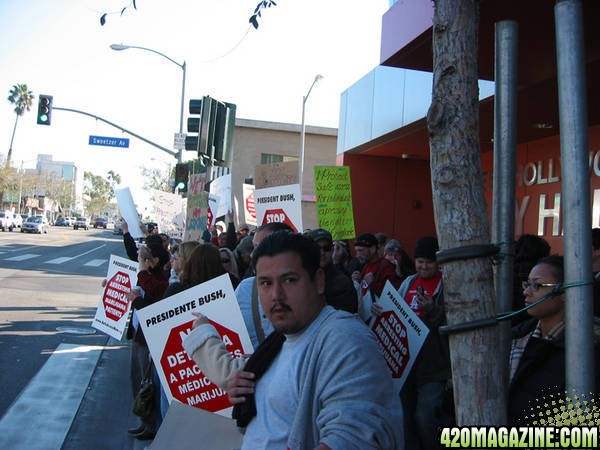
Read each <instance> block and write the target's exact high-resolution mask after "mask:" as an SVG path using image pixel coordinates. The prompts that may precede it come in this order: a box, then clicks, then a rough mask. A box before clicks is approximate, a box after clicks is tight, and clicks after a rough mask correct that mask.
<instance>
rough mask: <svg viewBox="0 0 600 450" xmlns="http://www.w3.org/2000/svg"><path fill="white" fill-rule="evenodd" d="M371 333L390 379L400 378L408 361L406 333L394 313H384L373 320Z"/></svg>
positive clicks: (408, 351)
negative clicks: (388, 371)
mask: <svg viewBox="0 0 600 450" xmlns="http://www.w3.org/2000/svg"><path fill="white" fill-rule="evenodd" d="M372 329H373V331H374V332H375V336H376V338H377V341H378V342H379V345H380V347H381V350H382V352H383V357H384V358H385V362H386V363H387V365H388V367H389V368H390V371H391V372H392V378H400V377H402V374H403V373H404V370H405V369H406V367H407V365H408V361H409V360H410V349H409V346H408V333H407V330H406V327H405V326H404V324H403V323H402V322H401V321H400V319H399V317H398V316H397V315H396V313H395V312H394V311H385V312H383V313H381V315H379V316H378V317H377V319H375V322H374V323H373V326H372Z"/></svg>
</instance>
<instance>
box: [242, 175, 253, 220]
mask: <svg viewBox="0 0 600 450" xmlns="http://www.w3.org/2000/svg"><path fill="white" fill-rule="evenodd" d="M242 193H243V196H244V221H245V222H246V223H247V224H248V225H254V226H256V208H255V205H254V185H253V184H243V185H242Z"/></svg>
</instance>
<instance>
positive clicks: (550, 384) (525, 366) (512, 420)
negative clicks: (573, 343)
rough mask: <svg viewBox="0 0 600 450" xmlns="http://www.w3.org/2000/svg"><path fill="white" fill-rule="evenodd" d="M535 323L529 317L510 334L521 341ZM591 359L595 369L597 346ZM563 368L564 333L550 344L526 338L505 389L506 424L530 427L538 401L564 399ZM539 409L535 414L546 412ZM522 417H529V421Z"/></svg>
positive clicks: (539, 403) (599, 358)
mask: <svg viewBox="0 0 600 450" xmlns="http://www.w3.org/2000/svg"><path fill="white" fill-rule="evenodd" d="M537 322H538V320H537V319H535V318H533V319H531V320H527V321H526V322H523V323H521V324H519V325H517V326H515V327H514V328H513V333H512V334H513V336H512V337H513V339H517V338H522V337H524V336H526V335H527V334H529V333H531V332H532V331H533V330H534V329H535V327H536V325H537ZM593 338H594V336H590V339H593ZM594 359H595V365H596V367H599V366H598V363H599V362H600V351H599V346H598V344H597V343H596V345H595V346H594ZM565 367H566V364H565V339H564V333H563V335H562V336H561V337H559V338H557V339H555V340H553V341H549V340H546V339H540V338H534V337H531V338H530V339H529V341H528V342H527V346H526V347H525V351H524V352H523V355H522V357H521V360H520V361H519V366H518V367H517V371H516V372H515V375H514V377H513V379H512V380H511V383H510V386H509V393H508V424H509V425H511V426H518V425H532V423H533V421H534V420H537V419H539V416H537V415H536V416H535V418H532V417H531V414H530V413H534V414H535V412H536V411H538V410H534V409H533V408H534V406H535V405H542V403H541V400H542V399H545V398H546V399H547V398H548V397H549V395H551V394H553V395H554V396H555V397H556V396H557V395H558V396H559V397H560V398H564V392H565V388H566V382H565ZM598 373H599V371H598V370H596V373H595V376H594V379H595V381H596V392H598V386H600V382H599V379H598ZM530 402H531V404H530ZM559 407H560V406H559ZM542 409H543V411H538V412H545V411H546V408H542ZM525 416H529V418H526V417H525Z"/></svg>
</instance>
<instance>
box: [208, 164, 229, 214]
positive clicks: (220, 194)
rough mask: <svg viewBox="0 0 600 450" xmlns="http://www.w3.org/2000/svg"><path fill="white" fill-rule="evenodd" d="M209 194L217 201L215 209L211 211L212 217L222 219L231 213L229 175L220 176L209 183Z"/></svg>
mask: <svg viewBox="0 0 600 450" xmlns="http://www.w3.org/2000/svg"><path fill="white" fill-rule="evenodd" d="M210 193H211V194H213V195H214V196H215V197H217V198H218V199H219V202H218V205H217V209H216V210H213V216H214V217H215V218H216V217H223V216H224V215H225V214H227V212H228V211H231V210H232V208H231V174H230V173H228V174H227V175H223V176H220V177H219V178H215V179H214V180H212V181H211V182H210Z"/></svg>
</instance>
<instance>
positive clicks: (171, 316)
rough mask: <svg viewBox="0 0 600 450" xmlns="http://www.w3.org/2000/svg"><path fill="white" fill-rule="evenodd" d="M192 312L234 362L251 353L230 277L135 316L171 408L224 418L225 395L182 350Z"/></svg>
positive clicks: (228, 407)
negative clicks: (204, 321)
mask: <svg viewBox="0 0 600 450" xmlns="http://www.w3.org/2000/svg"><path fill="white" fill-rule="evenodd" d="M192 311H198V312H201V313H202V314H204V315H206V316H207V317H208V318H209V320H210V321H211V323H212V324H213V325H214V327H215V328H216V329H217V331H218V332H219V334H220V335H221V338H222V340H223V343H224V344H225V346H226V348H227V350H228V351H230V352H231V354H232V356H233V357H234V358H239V357H242V356H243V355H244V354H247V353H252V351H253V350H252V344H251V342H250V337H249V336H248V331H247V330H246V326H245V325H244V319H243V317H242V313H241V312H240V308H239V306H238V303H237V300H236V298H235V294H234V292H233V287H232V286H231V281H230V278H229V275H227V274H224V275H221V276H220V277H217V278H213V279H212V280H209V281H207V282H206V283H202V284H199V285H197V286H194V287H191V288H189V289H187V290H185V291H183V292H180V293H179V294H175V295H173V296H171V297H168V298H166V299H163V300H161V301H160V302H156V303H154V304H152V305H150V306H147V307H145V308H143V309H141V310H139V311H136V313H137V315H138V318H139V320H140V326H141V327H142V330H143V332H144V336H145V338H146V342H147V343H148V348H149V349H150V353H151V354H152V359H153V360H154V361H155V362H156V365H155V366H156V369H157V371H158V375H159V378H160V382H161V385H162V386H163V388H164V390H165V393H166V395H167V398H168V399H169V402H171V401H172V400H173V399H175V400H177V401H179V402H181V403H185V404H187V405H190V406H194V407H196V408H201V409H204V410H206V411H210V412H215V413H219V414H221V415H224V416H227V415H228V414H230V413H231V404H230V403H229V401H228V399H227V393H226V392H225V391H223V390H222V389H220V388H219V387H218V386H216V385H215V384H213V383H212V382H211V381H210V380H209V379H208V378H207V377H206V376H205V375H204V373H203V372H202V368H200V367H198V366H197V365H196V363H195V362H194V361H193V360H192V359H190V358H189V357H188V355H187V353H185V351H184V350H183V347H182V344H181V342H182V339H183V337H185V336H186V335H187V334H188V333H189V332H190V331H191V330H192V322H193V320H194V316H193V315H192Z"/></svg>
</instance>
